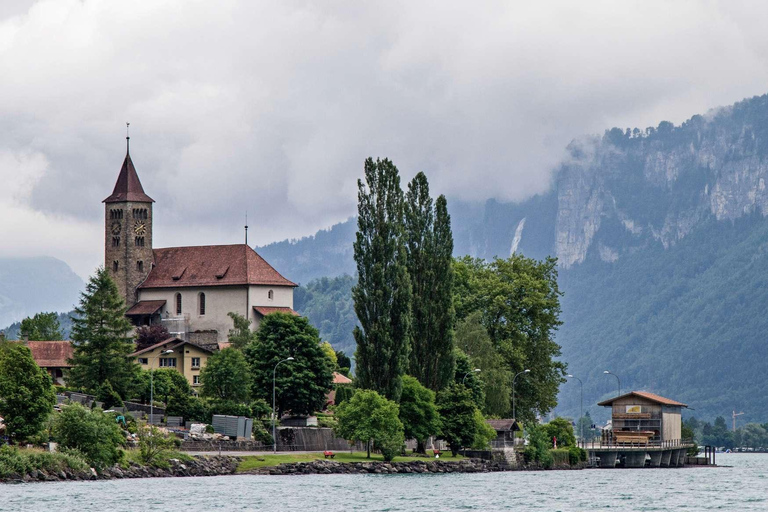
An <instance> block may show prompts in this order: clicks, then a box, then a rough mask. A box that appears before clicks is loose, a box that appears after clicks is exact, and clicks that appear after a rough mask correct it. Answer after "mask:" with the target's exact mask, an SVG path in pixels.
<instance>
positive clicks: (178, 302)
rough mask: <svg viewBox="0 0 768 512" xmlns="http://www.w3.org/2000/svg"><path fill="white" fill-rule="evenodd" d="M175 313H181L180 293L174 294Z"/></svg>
mask: <svg viewBox="0 0 768 512" xmlns="http://www.w3.org/2000/svg"><path fill="white" fill-rule="evenodd" d="M176 314H177V315H181V294H180V293H177V294H176Z"/></svg>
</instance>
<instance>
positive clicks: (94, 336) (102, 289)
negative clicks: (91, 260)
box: [67, 268, 139, 397]
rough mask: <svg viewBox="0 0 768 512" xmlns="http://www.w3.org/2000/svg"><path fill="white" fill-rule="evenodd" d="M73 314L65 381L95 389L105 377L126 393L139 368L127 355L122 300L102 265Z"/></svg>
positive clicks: (128, 327) (126, 323) (128, 344)
mask: <svg viewBox="0 0 768 512" xmlns="http://www.w3.org/2000/svg"><path fill="white" fill-rule="evenodd" d="M75 315H76V316H75V317H73V319H72V323H73V327H72V341H73V345H74V355H73V357H72V359H71V360H70V364H72V365H73V367H72V369H71V370H70V372H69V377H68V379H67V381H68V383H69V385H70V386H73V387H76V388H80V389H85V390H86V391H95V390H96V389H98V387H99V386H100V385H101V383H102V382H104V381H105V380H107V379H109V382H110V383H111V384H112V387H113V389H114V390H115V391H116V392H117V393H118V394H119V395H120V396H121V397H124V396H127V393H128V391H129V389H130V387H131V385H132V383H133V381H134V379H135V376H136V374H137V372H138V369H139V367H138V365H137V364H136V362H135V361H133V360H131V359H130V358H128V354H130V353H131V352H133V350H134V346H133V343H132V341H131V337H130V332H131V329H132V326H131V323H130V322H129V321H128V320H127V319H126V318H125V304H124V303H123V299H122V298H121V297H120V294H119V293H118V291H117V286H115V282H114V281H112V279H111V278H110V277H109V273H108V272H107V271H106V270H105V269H104V268H99V269H98V270H97V271H96V274H95V275H94V276H92V277H91V279H90V280H89V281H88V284H87V285H86V286H85V292H84V293H83V294H82V296H81V299H80V305H79V306H78V307H77V308H75Z"/></svg>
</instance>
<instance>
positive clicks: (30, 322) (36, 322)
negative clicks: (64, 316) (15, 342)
mask: <svg viewBox="0 0 768 512" xmlns="http://www.w3.org/2000/svg"><path fill="white" fill-rule="evenodd" d="M19 334H20V335H21V336H27V339H30V340H35V341H55V340H61V339H64V335H63V334H62V333H61V324H60V323H59V315H58V314H57V313H37V314H36V315H35V316H33V317H32V318H29V317H27V318H25V319H24V320H22V321H21V329H20V332H19Z"/></svg>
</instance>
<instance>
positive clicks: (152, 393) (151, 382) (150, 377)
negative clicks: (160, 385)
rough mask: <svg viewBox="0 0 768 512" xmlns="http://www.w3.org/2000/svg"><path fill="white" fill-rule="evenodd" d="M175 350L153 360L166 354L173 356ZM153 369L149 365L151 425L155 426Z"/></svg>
mask: <svg viewBox="0 0 768 512" xmlns="http://www.w3.org/2000/svg"><path fill="white" fill-rule="evenodd" d="M172 353H173V349H170V348H169V349H168V350H163V351H162V352H160V353H159V354H157V355H156V356H155V357H153V358H152V359H157V358H158V357H160V356H164V355H166V354H172ZM153 375H154V372H153V368H152V365H151V364H150V365H149V424H150V425H154V424H155V381H154V379H153Z"/></svg>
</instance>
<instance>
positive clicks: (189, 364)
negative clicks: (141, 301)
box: [128, 338, 213, 394]
mask: <svg viewBox="0 0 768 512" xmlns="http://www.w3.org/2000/svg"><path fill="white" fill-rule="evenodd" d="M212 353H213V350H212V349H210V348H207V347H203V346H199V345H196V344H194V343H191V342H189V341H185V340H183V339H181V338H169V339H167V340H165V341H161V342H160V343H156V344H154V345H152V346H150V347H146V348H144V349H141V350H137V351H136V352H134V353H133V354H130V355H129V356H128V357H131V358H134V359H136V361H137V362H138V363H139V365H141V368H142V369H143V370H149V369H150V368H151V369H153V370H157V369H160V368H173V369H175V370H177V371H178V372H179V373H181V374H182V375H184V377H186V379H187V381H189V383H190V385H191V386H192V390H193V391H194V392H195V394H197V391H196V388H198V387H199V386H200V370H202V368H204V367H205V363H206V362H207V361H208V358H209V357H210V355H211V354H212Z"/></svg>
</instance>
